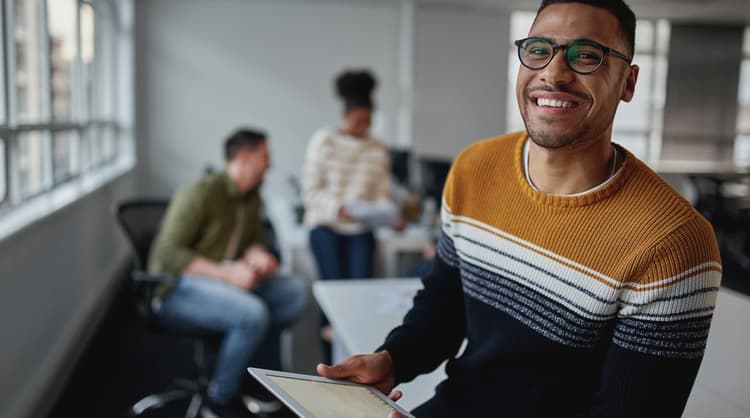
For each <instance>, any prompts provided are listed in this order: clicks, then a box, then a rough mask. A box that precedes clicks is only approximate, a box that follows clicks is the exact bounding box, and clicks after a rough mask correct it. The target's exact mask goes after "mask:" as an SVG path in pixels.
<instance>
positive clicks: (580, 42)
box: [513, 36, 633, 74]
mask: <svg viewBox="0 0 750 418" xmlns="http://www.w3.org/2000/svg"><path fill="white" fill-rule="evenodd" d="M530 40H536V41H543V42H546V43H548V44H549V45H550V46H551V47H552V54H550V56H549V59H548V60H547V62H546V63H545V64H544V65H542V66H540V67H532V66H530V65H528V64H526V62H524V60H523V58H522V57H521V49H522V48H521V46H522V45H523V44H524V43H526V42H528V41H530ZM513 44H514V45H515V46H516V47H518V60H519V61H521V65H523V66H524V67H526V68H528V69H530V70H541V69H543V68H545V67H547V66H548V65H549V63H551V62H552V60H553V59H555V55H556V54H557V51H558V50H560V49H563V50H565V51H564V52H567V50H568V48H569V47H570V46H571V45H592V46H595V47H597V48H600V49H601V50H602V56H601V58H600V59H599V63H598V64H596V67H594V69H593V70H591V71H578V70H576V69H575V68H573V66H572V65H570V60H569V59H568V55H567V54H564V55H563V57H564V58H565V64H567V66H568V68H570V69H571V70H572V71H573V72H576V73H578V74H591V73H593V72H595V71H596V70H598V69H599V68H600V67H601V66H602V64H603V63H604V60H605V59H606V58H607V55H612V56H615V57H617V58H620V59H623V60H625V62H627V63H628V65H630V64H631V63H632V62H633V58H630V57H628V56H627V55H625V54H623V53H622V52H620V51H618V50H616V49H613V48H610V47H608V46H605V45H602V44H600V43H599V42H595V41H590V40H587V39H581V40H577V41H573V42H569V43H567V44H555V43H554V42H552V41H550V40H549V39H547V38H541V37H538V36H532V37H530V38H523V39H519V40H517V41H515V42H513Z"/></svg>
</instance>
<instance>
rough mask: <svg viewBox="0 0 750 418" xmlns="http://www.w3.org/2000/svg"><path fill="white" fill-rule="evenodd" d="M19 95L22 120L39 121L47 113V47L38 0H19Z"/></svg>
mask: <svg viewBox="0 0 750 418" xmlns="http://www.w3.org/2000/svg"><path fill="white" fill-rule="evenodd" d="M13 4H14V11H15V14H14V15H15V26H14V33H13V40H14V42H15V67H16V68H15V93H16V94H15V98H16V109H17V112H18V120H19V121H20V122H21V123H24V122H39V121H41V120H42V119H44V117H45V114H44V113H45V112H44V109H45V104H44V97H45V94H43V93H44V92H45V91H47V90H46V85H45V83H44V77H43V76H42V75H43V68H44V62H45V61H44V55H43V52H42V51H44V50H45V48H44V47H43V46H44V42H43V35H42V33H43V30H42V18H41V16H42V15H41V8H40V2H39V1H38V0H15V3H13Z"/></svg>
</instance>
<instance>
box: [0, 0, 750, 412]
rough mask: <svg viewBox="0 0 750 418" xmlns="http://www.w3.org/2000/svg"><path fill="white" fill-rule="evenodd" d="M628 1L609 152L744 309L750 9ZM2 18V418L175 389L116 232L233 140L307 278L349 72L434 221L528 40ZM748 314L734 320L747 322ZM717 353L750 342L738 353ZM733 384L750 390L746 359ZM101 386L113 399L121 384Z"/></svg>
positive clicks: (499, 128)
mask: <svg viewBox="0 0 750 418" xmlns="http://www.w3.org/2000/svg"><path fill="white" fill-rule="evenodd" d="M629 4H631V6H632V7H633V9H634V11H635V12H636V15H637V16H638V17H639V18H640V20H639V22H638V33H637V45H636V55H635V58H634V63H636V64H638V65H639V66H640V67H641V72H640V77H639V82H638V87H637V90H636V95H635V99H634V101H633V102H632V103H629V104H622V105H621V107H620V111H619V112H618V114H617V118H616V120H615V132H614V135H613V136H614V140H615V141H616V142H618V143H620V144H622V145H623V146H625V147H627V148H629V149H630V150H631V151H633V152H634V153H635V154H636V155H637V156H639V157H640V158H641V159H643V160H644V161H646V162H647V163H649V164H650V165H651V166H652V167H654V168H655V169H656V170H657V171H658V172H660V173H661V174H662V175H663V176H664V177H665V178H666V179H667V180H668V181H670V183H672V184H673V185H675V187H676V188H677V189H678V190H680V191H681V192H682V193H683V194H684V195H685V197H686V198H688V199H689V200H690V201H691V202H692V203H693V204H694V205H695V206H696V207H697V208H698V209H699V210H701V212H702V213H703V214H704V215H705V216H706V217H707V218H708V219H709V220H711V221H712V222H713V223H714V226H715V228H716V230H717V233H718V235H719V241H720V245H721V250H722V257H723V261H724V268H725V274H724V282H723V286H724V287H726V288H728V289H733V291H737V292H739V293H738V295H740V297H744V298H746V296H744V295H743V294H750V213H749V211H750V203H748V199H749V197H748V196H750V183H749V180H748V166H750V4H748V2H747V0H631V1H630V2H629ZM0 5H1V6H2V11H3V13H2V20H0V25H1V27H2V30H1V31H0V36H2V43H1V44H0V59H1V60H2V65H0V80H2V83H0V92H2V97H3V100H0V330H1V332H2V336H3V337H2V343H1V344H0V358H2V361H0V376H2V379H0V417H2V418H11V417H13V418H16V417H46V416H61V414H64V413H67V412H71V413H76V412H77V411H78V412H81V411H86V412H83V415H88V416H94V415H97V414H98V415H100V416H104V415H107V416H114V415H117V414H120V411H121V409H119V410H118V408H121V407H123V406H122V405H124V408H127V405H128V404H127V402H128V401H134V400H136V399H137V396H138V394H144V393H146V392H147V391H148V390H147V389H150V388H157V389H158V388H159V387H160V386H163V385H164V384H165V382H164V381H161V380H160V379H162V378H163V376H167V375H169V374H170V373H171V372H173V371H175V370H176V371H178V372H179V370H180V368H181V367H182V363H180V360H181V358H180V353H182V352H185V353H187V354H185V356H186V357H187V358H188V360H187V364H189V363H190V361H189V355H190V354H189V352H190V350H189V349H186V350H182V349H183V348H184V347H183V345H181V344H180V343H178V342H173V341H171V340H167V339H162V340H156V341H157V342H154V339H153V338H152V337H151V336H149V335H146V334H145V333H143V332H141V330H140V329H139V328H138V325H137V324H136V323H135V322H134V315H133V314H132V312H130V311H129V309H130V305H129V304H128V295H127V281H128V274H129V271H130V266H131V264H130V263H131V260H132V255H131V250H130V248H129V247H128V243H127V242H126V240H125V238H124V236H123V235H122V233H121V232H120V231H118V229H117V226H116V223H115V222H114V218H113V215H112V208H113V207H114V205H115V204H116V202H118V201H119V200H121V199H123V198H127V197H133V196H154V197H169V196H170V195H171V194H172V193H173V192H174V191H175V189H176V188H177V187H178V186H180V185H182V184H186V183H189V182H191V181H193V180H195V179H197V178H198V177H200V175H201V173H202V172H203V170H204V168H205V167H214V168H216V167H221V165H222V162H221V161H222V160H221V159H222V156H221V154H220V152H219V151H218V150H220V148H221V147H220V144H221V141H222V140H223V138H224V137H225V135H226V133H227V132H229V131H230V130H231V129H233V128H235V127H237V126H240V125H252V126H259V127H262V128H264V129H265V130H267V131H268V132H269V134H270V141H269V145H270V147H271V148H272V153H271V154H272V155H273V162H272V169H271V171H270V172H269V173H268V175H267V177H266V178H267V181H266V183H265V185H264V188H263V195H264V198H265V201H266V205H267V207H268V209H269V210H268V213H269V215H270V216H271V218H272V221H273V223H274V226H275V228H276V232H277V234H278V238H279V241H280V247H281V251H282V253H283V256H282V260H283V266H282V268H283V269H286V270H287V271H293V272H295V273H299V274H303V275H306V277H308V278H309V279H310V280H314V279H315V274H316V273H315V269H314V268H313V264H312V260H311V258H310V255H309V253H308V252H307V249H306V247H305V239H304V238H305V237H306V233H305V231H304V230H303V228H302V227H301V226H300V225H299V223H298V221H299V218H300V216H299V210H300V201H299V190H298V188H297V187H296V185H298V184H299V176H300V175H301V167H302V162H303V157H304V149H305V144H306V142H307V140H308V139H309V135H310V132H313V131H314V130H315V129H317V128H318V127H319V126H321V124H327V125H331V126H333V125H335V124H336V122H337V118H338V116H339V114H340V108H339V103H338V102H337V99H336V97H335V96H334V95H333V94H332V92H331V89H330V77H331V74H335V73H337V72H338V71H340V70H341V69H342V68H347V67H358V68H369V69H371V70H372V71H373V72H374V73H376V74H377V75H378V81H379V85H378V89H377V91H376V94H375V100H376V102H377V103H378V112H377V113H375V114H374V118H373V121H372V133H373V135H374V136H377V137H378V138H382V139H383V140H384V141H385V142H386V145H387V146H388V147H389V148H390V149H391V156H392V160H393V162H394V164H393V168H394V169H393V175H394V182H395V183H400V187H402V188H403V189H404V190H406V191H407V192H408V193H410V194H412V195H414V196H417V198H418V199H419V200H420V201H421V202H423V204H422V205H421V207H422V209H423V213H425V212H426V213H428V215H429V214H430V213H432V214H434V212H435V211H436V207H435V206H436V205H438V204H439V190H440V188H441V187H442V183H441V182H442V178H443V177H444V175H445V171H446V170H447V167H448V166H449V164H450V161H451V160H452V158H453V157H454V156H455V155H456V154H457V153H458V152H459V151H460V150H461V149H463V148H464V147H465V146H467V145H468V144H469V143H471V142H473V141H475V140H477V139H481V138H486V137H489V136H493V135H496V134H499V133H504V132H508V131H511V130H518V129H521V128H522V124H521V122H520V118H519V116H518V111H517V108H516V104H515V95H514V88H513V86H514V83H515V74H516V70H517V67H518V64H517V59H516V56H515V49H514V47H513V44H512V42H513V40H515V39H518V38H521V37H523V36H524V35H525V34H526V31H527V29H528V27H529V25H530V23H531V20H532V19H533V16H534V10H535V8H536V6H537V5H538V2H537V1H536V0H513V1H505V0H210V1H209V0H91V1H83V0H0ZM428 202H431V203H428ZM431 222H432V217H431V216H427V217H426V219H422V221H421V222H420V221H415V222H414V224H415V225H413V226H414V228H412V230H409V229H408V228H407V231H405V232H404V234H405V235H403V236H397V235H394V234H393V233H392V232H383V233H382V234H381V236H379V239H380V240H381V241H382V242H394V243H395V244H394V245H393V246H391V247H389V248H386V249H383V250H382V251H381V253H380V265H379V267H378V266H376V274H379V275H380V276H395V275H397V274H398V273H399V271H401V270H403V269H404V268H406V267H408V265H409V262H411V261H414V260H413V257H412V258H410V257H409V254H410V253H411V254H412V255H413V254H416V255H417V256H418V255H419V254H420V253H421V247H422V244H424V243H426V242H429V240H430V239H431V235H430V233H429V231H428V232H426V233H424V228H422V227H427V228H428V229H429V227H430V226H431ZM410 234H411V235H410ZM410 240H411V241H410ZM404 242H406V244H404ZM401 250H403V251H402V252H401V253H394V251H401ZM746 306H748V307H747V309H745V310H744V311H741V312H738V314H737V315H744V317H747V316H750V302H748V303H747V305H746ZM310 312H311V313H314V312H316V311H315V310H313V309H311V310H310ZM744 317H740V318H737V327H738V328H741V327H743V326H742V325H741V324H742V323H743V321H742V320H743V319H744ZM316 322H317V318H313V319H309V320H308V321H307V322H305V321H302V323H301V324H300V325H299V326H298V327H297V330H296V331H295V334H294V337H293V341H294V343H293V344H292V346H293V348H292V351H291V352H290V353H289V356H290V357H291V364H292V365H293V369H295V370H297V371H304V372H308V373H309V372H311V371H312V367H313V365H314V364H315V362H316V361H318V359H319V357H318V356H319V353H318V352H316V351H315V350H313V349H311V348H310V347H314V346H316V343H315V341H317V340H316V338H317V329H316V327H315V326H314V324H316ZM742 335H744V336H747V335H748V334H747V333H745V334H742ZM720 343H722V344H733V345H737V346H738V347H746V346H747V345H748V344H750V337H748V338H747V339H744V340H732V341H720ZM149 344H162V345H164V344H173V347H174V350H175V353H176V354H175V359H174V360H175V365H173V366H170V365H169V364H167V365H165V366H164V367H167V368H168V367H173V368H174V369H175V370H166V371H161V370H159V368H158V367H153V366H154V365H155V364H163V363H160V360H159V359H157V358H154V357H153V355H152V354H149V353H150V351H149ZM373 348H374V347H373ZM709 349H710V346H709ZM134 356H135V357H136V358H137V359H136V361H135V362H132V363H128V362H129V361H130V359H131V358H132V357H134ZM125 365H128V366H125ZM149 368H150V369H151V370H152V372H153V374H151V375H149V374H148V371H149ZM92 369H95V370H92ZM726 369H727V370H734V373H737V374H740V375H741V374H744V375H745V376H748V375H750V363H749V362H747V360H746V357H745V360H744V361H742V362H739V363H737V364H730V365H727V367H726ZM102 376H104V377H107V378H108V379H111V380H114V381H117V380H119V381H120V384H121V385H122V386H121V387H119V388H117V389H113V386H109V385H106V384H104V383H105V382H104V381H100V380H99V379H100V378H101V377H102ZM92 381H96V382H99V384H98V385H92V384H91V382H92ZM732 382H735V383H734V384H728V385H722V384H720V383H717V386H716V387H715V392H716V397H717V399H722V400H723V402H724V404H725V405H727V406H726V407H727V408H731V411H733V413H735V414H736V415H731V414H730V415H726V416H750V404H748V401H747V399H744V400H743V398H745V397H746V396H744V395H743V394H746V393H748V391H750V385H747V383H746V382H747V380H744V381H739V383H737V382H738V381H732ZM113 392H116V393H114V394H113ZM93 398H96V399H99V400H100V401H99V403H98V404H97V406H96V408H105V407H107V406H108V407H110V408H112V410H110V411H106V410H102V409H96V410H94V411H95V412H92V410H86V409H85V408H93V407H92V406H84V405H83V403H84V402H83V401H82V400H83V399H85V400H86V402H93V403H96V402H94V401H92V399H93ZM121 404H122V405H121ZM690 407H691V404H689V408H690ZM728 410H729V409H728ZM717 416H722V415H721V414H719V415H717Z"/></svg>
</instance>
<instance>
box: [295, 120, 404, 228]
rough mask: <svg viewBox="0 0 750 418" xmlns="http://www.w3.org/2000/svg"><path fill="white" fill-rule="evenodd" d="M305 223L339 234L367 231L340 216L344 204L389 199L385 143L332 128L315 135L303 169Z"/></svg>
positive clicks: (388, 160)
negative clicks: (328, 227) (329, 229)
mask: <svg viewBox="0 0 750 418" xmlns="http://www.w3.org/2000/svg"><path fill="white" fill-rule="evenodd" d="M301 183H302V199H303V202H304V205H305V225H306V226H308V227H315V226H320V225H325V226H330V227H332V228H333V229H335V230H336V231H337V232H339V233H344V234H351V233H359V232H362V231H364V230H365V227H364V226H363V225H361V224H359V223H357V222H345V221H342V220H340V219H339V218H338V214H339V209H340V208H341V206H344V205H346V204H350V203H353V202H357V201H365V202H375V201H378V200H387V199H388V198H389V185H390V156H389V154H388V150H387V149H386V147H385V145H383V143H382V142H380V141H378V140H376V139H374V138H365V139H359V138H354V137H351V136H348V135H343V134H341V133H339V132H338V131H336V130H333V129H321V130H319V131H317V132H315V134H313V136H312V138H311V139H310V143H309V144H308V146H307V151H306V154H305V162H304V166H303V169H302V182H301Z"/></svg>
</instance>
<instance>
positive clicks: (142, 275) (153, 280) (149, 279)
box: [131, 270, 177, 285]
mask: <svg viewBox="0 0 750 418" xmlns="http://www.w3.org/2000/svg"><path fill="white" fill-rule="evenodd" d="M131 277H132V279H133V281H135V282H137V283H143V284H154V285H155V284H162V283H163V284H169V285H172V284H174V283H175V282H176V281H177V278H176V277H174V276H172V275H171V274H166V273H149V272H146V271H143V270H133V273H132V275H131Z"/></svg>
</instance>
